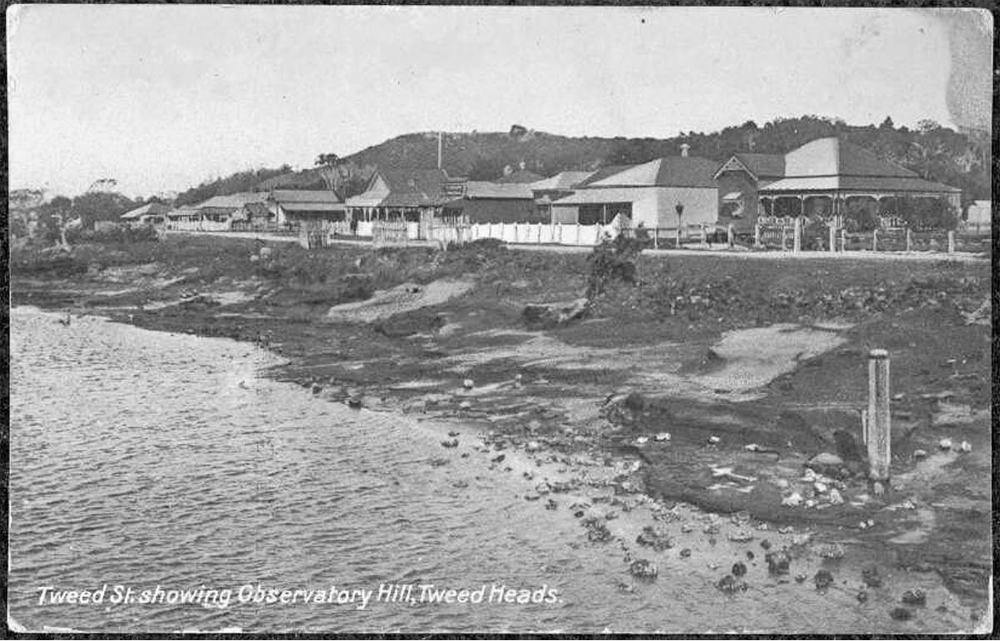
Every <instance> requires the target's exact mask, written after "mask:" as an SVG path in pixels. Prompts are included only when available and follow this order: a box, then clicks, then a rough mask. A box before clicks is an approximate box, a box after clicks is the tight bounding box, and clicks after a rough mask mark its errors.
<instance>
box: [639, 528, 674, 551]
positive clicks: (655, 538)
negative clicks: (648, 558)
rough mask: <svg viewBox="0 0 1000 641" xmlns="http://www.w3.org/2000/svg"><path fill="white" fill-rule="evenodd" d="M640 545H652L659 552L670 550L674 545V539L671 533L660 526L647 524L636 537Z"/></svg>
mask: <svg viewBox="0 0 1000 641" xmlns="http://www.w3.org/2000/svg"><path fill="white" fill-rule="evenodd" d="M635 542H636V543H638V544H639V545H645V546H647V547H651V548H653V549H654V550H656V551H657V552H662V551H663V550H668V549H670V548H672V547H674V540H673V539H672V538H671V537H670V534H669V533H668V532H667V531H666V530H665V529H663V528H662V527H660V526H653V525H647V526H646V527H644V528H642V532H640V533H639V536H637V537H636V538H635Z"/></svg>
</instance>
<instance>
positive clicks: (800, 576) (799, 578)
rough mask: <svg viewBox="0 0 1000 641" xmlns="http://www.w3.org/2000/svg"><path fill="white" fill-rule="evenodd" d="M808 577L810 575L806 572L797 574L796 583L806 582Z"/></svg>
mask: <svg viewBox="0 0 1000 641" xmlns="http://www.w3.org/2000/svg"><path fill="white" fill-rule="evenodd" d="M807 578H809V577H807V576H806V575H804V574H796V575H795V582H796V583H804V582H805V580H806V579H807Z"/></svg>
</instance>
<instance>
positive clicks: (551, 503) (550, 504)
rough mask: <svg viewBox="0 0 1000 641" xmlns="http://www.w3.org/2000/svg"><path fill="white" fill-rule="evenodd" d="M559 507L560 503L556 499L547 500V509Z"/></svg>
mask: <svg viewBox="0 0 1000 641" xmlns="http://www.w3.org/2000/svg"><path fill="white" fill-rule="evenodd" d="M558 507H559V503H557V502H556V500H555V499H549V500H548V501H546V502H545V509H546V510H555V509H556V508H558Z"/></svg>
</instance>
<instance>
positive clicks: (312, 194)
mask: <svg viewBox="0 0 1000 641" xmlns="http://www.w3.org/2000/svg"><path fill="white" fill-rule="evenodd" d="M267 203H268V205H269V209H271V210H272V211H274V213H275V216H276V219H277V220H278V221H280V222H281V223H284V224H289V225H297V224H301V223H321V222H340V221H344V220H345V217H346V207H345V205H344V201H343V199H342V198H341V197H340V195H339V194H338V193H337V192H335V191H332V190H328V189H323V190H299V189H275V190H274V191H272V192H271V193H270V194H269V196H268V199H267Z"/></svg>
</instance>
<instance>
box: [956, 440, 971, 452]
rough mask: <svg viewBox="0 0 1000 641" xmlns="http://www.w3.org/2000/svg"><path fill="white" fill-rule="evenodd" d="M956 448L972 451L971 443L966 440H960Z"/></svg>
mask: <svg viewBox="0 0 1000 641" xmlns="http://www.w3.org/2000/svg"><path fill="white" fill-rule="evenodd" d="M958 449H959V450H960V451H962V452H965V453H966V454H968V453H969V452H971V451H972V444H971V443H969V442H968V441H962V443H961V444H960V445H959V446H958Z"/></svg>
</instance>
